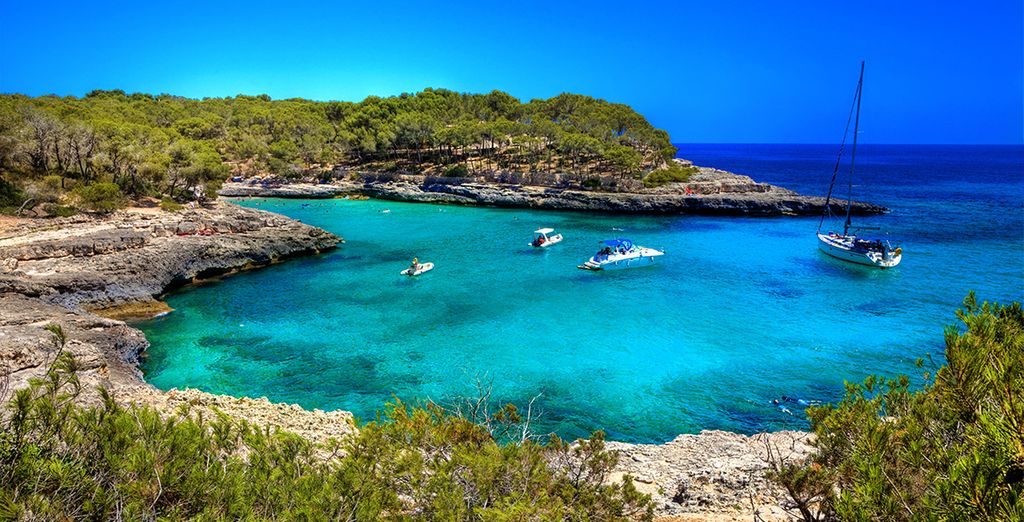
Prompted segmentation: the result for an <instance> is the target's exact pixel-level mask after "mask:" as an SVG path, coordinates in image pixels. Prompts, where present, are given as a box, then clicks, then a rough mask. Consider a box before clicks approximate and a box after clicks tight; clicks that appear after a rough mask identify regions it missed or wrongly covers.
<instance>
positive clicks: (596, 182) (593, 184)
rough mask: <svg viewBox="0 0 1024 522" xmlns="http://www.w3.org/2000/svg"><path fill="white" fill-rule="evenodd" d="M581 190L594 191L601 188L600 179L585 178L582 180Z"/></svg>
mask: <svg viewBox="0 0 1024 522" xmlns="http://www.w3.org/2000/svg"><path fill="white" fill-rule="evenodd" d="M582 185H583V188H588V189H596V188H601V178H587V179H585V180H583V183H582Z"/></svg>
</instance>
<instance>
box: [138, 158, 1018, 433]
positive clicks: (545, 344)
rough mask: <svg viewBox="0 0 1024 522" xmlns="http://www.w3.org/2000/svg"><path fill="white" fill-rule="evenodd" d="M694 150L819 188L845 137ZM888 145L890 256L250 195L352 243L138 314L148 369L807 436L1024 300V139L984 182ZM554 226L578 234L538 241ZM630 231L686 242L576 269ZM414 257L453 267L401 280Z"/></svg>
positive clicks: (990, 165)
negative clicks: (854, 394)
mask: <svg viewBox="0 0 1024 522" xmlns="http://www.w3.org/2000/svg"><path fill="white" fill-rule="evenodd" d="M866 149H867V150H868V151H870V147H866ZM690 150H691V152H693V151H694V150H696V152H695V154H698V156H699V155H700V154H703V155H704V156H705V157H706V158H707V160H709V161H706V162H705V164H713V165H715V166H718V167H721V168H727V169H734V168H735V169H736V170H737V171H739V172H742V173H744V174H749V175H752V176H754V177H755V179H758V180H763V181H767V182H772V183H778V184H782V185H783V186H789V187H790V188H794V189H796V190H798V191H801V192H805V193H815V192H816V191H815V190H814V189H813V186H814V184H815V183H819V184H820V183H821V181H822V180H823V178H824V176H823V175H822V172H824V170H830V168H829V166H828V163H829V160H828V159H827V158H828V153H829V152H830V151H831V149H830V148H826V149H821V150H819V149H816V148H813V147H806V146H805V147H804V148H800V147H792V146H788V147H781V146H779V147H776V148H774V149H773V148H767V149H756V150H752V151H751V150H748V151H745V152H743V153H742V154H740V153H738V152H735V151H736V150H737V149H736V147H732V148H721V149H716V148H714V147H705V148H704V149H700V148H699V147H691V148H690ZM685 152H686V149H684V153H685ZM874 152H875V155H874V156H873V157H874V158H876V160H875V162H874V163H872V162H871V161H869V160H865V167H864V169H865V171H866V172H868V174H869V175H868V178H867V180H866V181H865V182H864V183H865V184H866V185H870V186H871V187H872V189H873V190H875V191H876V192H875V193H874V194H873V197H870V198H868V197H865V199H869V200H870V201H872V202H875V203H880V204H884V205H886V206H889V207H890V208H893V213H892V214H889V215H885V216H878V217H874V218H864V219H862V220H861V223H862V224H865V225H879V226H884V227H885V228H886V229H888V230H890V231H892V232H893V234H894V236H896V237H897V238H898V239H900V240H902V241H903V244H904V245H905V251H906V257H905V259H904V262H903V264H901V265H900V266H899V267H898V268H896V269H894V270H887V271H879V270H871V269H867V268H862V267H856V266H852V265H847V264H845V263H842V262H840V261H836V260H833V259H831V258H828V257H826V256H824V255H823V254H821V253H819V252H818V250H817V248H816V244H815V241H816V239H815V237H814V234H813V232H814V230H815V228H816V227H817V223H818V220H817V219H816V218H711V217H687V216H664V217H651V216H623V215H610V216H609V215H597V214H587V213H572V212H545V211H529V210H505V209H491V208H470V207H455V206H437V205H427V204H402V203H395V202H389V201H379V200H370V201H347V200H315V201H299V200H268V199H253V200H247V201H239V202H238V203H239V204H243V205H246V206H256V207H258V208H263V209H266V210H270V211H274V212H279V213H282V214H284V215H287V216H289V217H293V218H296V219H299V220H301V221H303V222H305V223H309V224H312V225H316V226H319V227H322V228H324V229H327V230H329V231H331V232H334V233H336V234H338V235H340V236H342V237H344V238H345V239H346V243H345V244H344V245H341V246H340V248H339V249H337V250H335V251H332V252H330V253H327V254H324V255H321V256H317V257H310V258H302V259H296V260H292V261H289V262H287V263H284V264H281V265H276V266H274V267H271V268H268V269H262V270H257V271H252V272H246V273H242V274H239V275H236V276H233V277H230V278H227V279H225V280H223V281H221V282H217V283H214V284H209V285H204V286H199V287H192V288H187V289H184V290H182V291H179V292H176V293H173V294H171V295H169V296H167V302H168V304H169V305H170V306H171V307H173V308H174V309H175V311H174V312H173V313H171V314H169V315H167V316H164V317H161V318H159V319H155V320H150V321H145V322H142V323H139V324H137V326H139V327H140V328H142V330H143V331H144V332H145V333H146V335H147V338H148V339H149V340H150V342H151V343H152V347H151V348H150V350H149V352H148V354H147V357H146V359H145V362H144V366H143V370H144V372H145V375H146V379H147V381H149V382H151V383H153V384H154V385H155V386H157V387H159V388H164V389H168V388H171V387H195V388H199V389H201V390H204V391H208V392H212V393H222V394H231V395H242V396H253V397H259V396H266V397H268V398H270V399H271V400H273V401H284V402H293V403H298V404H300V405H302V406H304V407H307V408H323V409H345V410H349V411H352V412H354V413H355V414H356V415H357V416H358V417H360V418H361V419H363V420H372V419H373V417H374V413H375V412H376V411H378V410H380V409H381V408H382V406H383V405H384V403H385V402H387V401H388V400H391V399H392V397H393V396H398V397H400V398H402V399H404V400H418V399H431V400H434V401H438V402H441V403H445V402H449V401H451V400H454V399H455V398H457V397H461V396H471V395H474V394H475V386H474V383H475V382H476V380H478V379H480V380H483V381H485V382H489V383H491V385H492V386H493V394H494V397H495V400H496V401H498V402H501V403H504V402H514V403H516V404H518V405H521V406H522V405H525V404H526V403H527V402H528V401H529V400H530V398H531V397H534V396H537V395H538V394H540V398H539V399H538V400H537V403H536V404H537V406H538V408H539V410H540V411H541V416H540V418H539V420H538V421H537V424H536V426H537V428H538V430H541V431H554V432H556V433H558V434H559V435H562V436H564V437H576V436H583V435H586V434H589V433H590V432H591V431H593V430H594V429H604V430H605V431H607V432H608V433H609V435H610V437H611V438H613V439H616V440H624V441H644V442H651V441H664V440H668V439H670V438H672V437H674V436H675V435H677V434H679V433H685V432H697V431H700V430H702V429H724V430H730V431H736V432H742V433H752V432H756V431H761V430H776V429H785V428H797V429H803V428H806V427H807V422H806V419H805V418H804V417H803V415H802V414H801V412H800V411H799V407H791V408H790V411H788V412H787V411H783V410H781V409H780V408H778V407H776V406H773V405H772V404H770V401H771V400H772V399H776V398H780V397H781V396H783V395H785V396H789V397H798V398H801V399H806V400H820V401H834V400H836V399H838V398H839V397H840V396H841V394H842V383H843V381H844V380H851V381H856V380H860V379H862V378H863V377H865V376H867V375H869V374H882V375H890V376H891V375H895V374H897V373H906V374H908V375H911V376H912V378H913V379H914V381H915V382H920V378H919V375H920V370H918V369H917V368H916V367H915V361H916V360H917V359H918V358H928V357H929V356H931V357H932V362H931V363H930V364H932V365H938V364H941V363H942V361H941V351H942V346H943V345H942V332H943V328H944V326H945V325H947V324H950V323H952V322H953V321H954V319H955V318H954V315H953V312H954V310H955V309H956V307H957V306H958V304H959V302H960V301H961V300H962V299H963V297H964V296H965V295H966V294H967V292H968V291H969V290H975V291H977V292H978V296H979V297H980V298H982V299H990V300H1003V301H1010V300H1014V299H1016V300H1020V299H1021V294H1022V290H1021V289H1022V287H1024V260H1022V257H1021V246H1022V244H1024V241H1022V237H1021V231H1022V230H1024V224H1022V219H1024V218H1022V214H1024V213H1022V212H1021V209H1022V205H1021V196H1020V194H1021V182H1020V174H1019V172H1020V171H1016V172H1017V174H1015V175H1010V176H1007V175H1006V172H1007V171H1006V166H1007V165H1008V166H1010V167H1011V173H1012V172H1013V171H1012V168H1015V167H1016V166H1017V165H1018V163H1015V162H1017V161H1019V157H1018V156H1015V154H1014V153H1015V152H1016V151H1011V153H1009V154H1007V157H1006V158H1004V159H1003V160H1002V161H1004V163H994V162H993V161H992V159H991V158H992V157H993V153H992V152H991V151H981V152H975V154H976V155H977V158H974V160H976V161H970V162H968V161H966V160H965V161H964V165H965V166H964V167H963V169H967V168H970V169H974V170H973V171H971V172H972V173H973V175H972V176H966V175H965V174H964V170H963V169H960V170H955V169H951V168H950V167H949V165H950V162H951V161H952V160H942V157H941V155H937V154H936V153H935V152H934V151H930V152H929V151H926V152H920V151H918V150H917V149H913V148H904V149H899V150H895V151H889V150H888V149H886V150H882V149H879V150H876V151H874ZM948 153H949V154H950V155H951V157H952V156H953V155H956V157H963V156H964V155H965V154H971V151H970V150H967V151H966V152H965V151H963V150H956V151H952V152H948ZM886 154H888V156H887V155H886ZM996 156H997V157H1000V156H998V154H996ZM691 157H692V156H691ZM865 157H866V158H870V157H872V155H871V154H865ZM879 157H881V158H882V159H877V158H879ZM908 158H910V159H908ZM693 159H695V160H698V163H700V161H699V160H700V159H701V158H700V157H695V158H693ZM968 159H970V158H968ZM730 161H733V162H735V163H736V164H738V165H739V167H741V168H737V167H736V166H735V165H730V164H729V162H730ZM929 161H934V162H939V161H942V165H943V166H941V167H936V165H934V164H929ZM821 165H826V167H825V169H822V168H821ZM954 165H955V163H954ZM895 173H899V175H895ZM943 173H945V176H946V177H943ZM908 177H909V178H910V181H908ZM825 181H827V180H825ZM817 192H821V190H818V191H817ZM950 201H954V202H955V204H951V203H950ZM385 209H387V210H390V212H388V213H383V212H382V211H383V210H385ZM542 226H550V227H553V228H555V229H556V230H557V231H559V232H561V233H563V234H564V235H565V240H564V241H563V242H562V243H560V244H558V245H554V246H553V247H551V248H548V249H544V250H543V251H536V250H534V249H532V248H530V247H528V246H527V243H528V241H529V240H530V238H531V233H532V231H533V230H534V229H536V228H539V227H542ZM617 229H621V230H617ZM613 237H627V238H630V239H632V240H633V241H634V242H636V243H638V244H641V245H645V246H650V247H654V248H659V249H664V250H665V251H666V255H665V256H663V257H662V258H660V259H659V264H657V265H655V266H653V267H648V268H640V269H635V270H624V271H619V272H608V273H590V272H585V271H582V270H578V269H577V268H576V265H577V264H579V263H580V262H582V261H583V260H585V259H586V258H587V257H588V256H589V255H591V254H592V253H593V251H595V250H596V248H597V243H598V241H600V240H602V239H608V238H613ZM413 256H418V257H419V258H420V260H421V261H431V262H433V263H435V265H436V268H435V269H434V270H433V271H432V272H430V273H428V274H426V275H424V276H423V277H421V278H418V279H408V278H404V277H402V276H400V275H399V274H398V272H399V271H400V270H402V269H403V268H405V266H406V265H407V264H408V263H409V261H410V260H411V258H412V257H413ZM981 259H995V260H997V261H998V262H989V263H980V262H979V260H981ZM926 366H927V365H926Z"/></svg>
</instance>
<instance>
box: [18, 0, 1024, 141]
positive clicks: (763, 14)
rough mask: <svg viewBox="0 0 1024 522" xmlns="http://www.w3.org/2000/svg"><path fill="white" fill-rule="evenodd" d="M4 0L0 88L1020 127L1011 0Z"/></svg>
mask: <svg viewBox="0 0 1024 522" xmlns="http://www.w3.org/2000/svg"><path fill="white" fill-rule="evenodd" d="M206 4H207V3H201V2H195V3H187V2H137V3H134V2H133V3H129V2H124V3H118V2H109V3H105V4H104V5H103V6H95V5H93V3H92V2H83V1H80V0H79V1H75V2H67V3H63V2H41V1H40V2H18V1H13V0H0V17H2V19H3V20H2V21H0V44H2V49H3V53H2V55H0V92H19V93H25V94H30V95H39V94H48V93H55V94H60V95H66V94H71V95H82V94H84V93H86V92H88V91H89V90H92V89H96V88H103V89H114V88H119V89H124V90H126V91H128V92H135V91H142V92H150V93H162V92H167V93H172V94H179V95H183V96H190V97H204V96H226V95H234V94H238V93H244V94H259V93H267V94H269V95H271V96H273V97H274V98H287V97H305V98H313V99H320V100H327V99H339V100H360V99H362V98H363V97H365V96H367V95H371V94H374V95H382V96H383V95H391V94H398V93H401V92H412V91H416V90H420V89H422V88H424V87H443V88H448V89H453V90H457V91H469V92H487V91H490V90H492V89H500V90H504V91H507V92H509V93H511V94H512V95H514V96H517V97H519V98H522V99H530V98H536V97H549V96H553V95H556V94H558V93H560V92H565V91H569V92H579V93H583V94H588V95H591V96H596V97H600V98H605V99H608V100H611V101H616V102H622V103H628V104H630V105H632V106H633V107H634V108H636V109H637V110H638V111H640V112H641V113H643V114H644V115H646V116H647V117H648V119H650V120H651V122H652V123H654V124H655V125H656V126H658V127H661V128H664V129H666V130H668V131H669V133H670V134H671V135H672V138H673V141H676V142H740V143H744V142H745V143H760V142H764V143H773V142H782V143H786V142H790V143H832V142H835V141H837V140H838V139H839V138H840V136H841V134H842V130H843V128H842V127H843V125H844V123H845V116H846V111H847V110H848V108H849V102H850V98H851V96H852V94H853V89H854V87H855V83H856V75H857V70H858V67H859V63H860V60H861V59H864V60H866V61H867V72H866V74H865V88H864V110H863V116H862V133H861V139H862V140H863V141H864V142H872V143H1022V140H1024V35H1022V33H1024V8H1022V2H1021V1H1009V2H1005V1H994V2H979V3H968V2H936V1H931V2H917V1H891V0H890V1H874V0H867V1H859V2H847V1H834V2H812V1H799V2H798V1H779V2H749V3H748V2H733V1H728V0H725V1H716V2H708V1H700V2H682V1H680V2H663V3H660V2H624V1H621V0H620V1H618V2H601V1H590V2H574V3H567V4H561V5H549V4H551V2H532V1H524V2H452V3H446V4H445V5H440V4H442V2H422V1H420V2H407V3H385V2H378V3H373V4H370V3H363V4H352V3H347V2H327V1H324V2H304V1H293V2H287V3H285V2H280V3H269V2H246V3H244V4H243V3H238V4H232V3H228V2H217V1H210V2H208V4H210V5H206Z"/></svg>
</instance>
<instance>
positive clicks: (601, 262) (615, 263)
mask: <svg viewBox="0 0 1024 522" xmlns="http://www.w3.org/2000/svg"><path fill="white" fill-rule="evenodd" d="M601 244H602V245H604V246H603V247H602V248H601V250H598V251H597V253H596V254H594V256H593V257H591V258H590V259H588V260H587V261H586V262H585V263H583V264H582V265H579V266H578V267H577V268H580V269H582V270H611V269H616V268H633V267H638V266H647V265H652V264H654V258H656V257H658V256H663V255H665V252H662V251H661V250H655V249H653V248H647V247H642V246H640V245H634V244H633V242H632V241H630V240H628V239H621V238H620V239H608V240H605V241H602V242H601Z"/></svg>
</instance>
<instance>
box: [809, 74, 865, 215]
mask: <svg viewBox="0 0 1024 522" xmlns="http://www.w3.org/2000/svg"><path fill="white" fill-rule="evenodd" d="M858 96H860V82H857V89H856V90H855V91H854V92H853V101H852V102H850V114H849V115H848V116H847V117H846V130H844V131H843V141H842V142H840V144H839V156H838V157H836V166H835V168H833V169H832V182H831V183H829V185H828V196H826V197H825V211H824V212H822V213H821V221H818V232H821V225H822V224H824V223H825V214H828V215H829V216H833V214H832V207H831V206H829V203H830V202H831V201H832V188H833V187H835V185H836V175H838V174H839V164H840V163H841V162H842V160H843V150H844V149H845V148H846V137H847V136H849V135H850V123H852V122H853V110H854V109H855V108H856V107H857V97H858Z"/></svg>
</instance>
